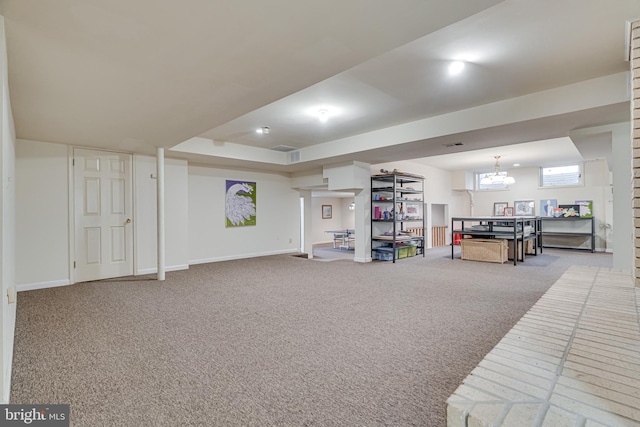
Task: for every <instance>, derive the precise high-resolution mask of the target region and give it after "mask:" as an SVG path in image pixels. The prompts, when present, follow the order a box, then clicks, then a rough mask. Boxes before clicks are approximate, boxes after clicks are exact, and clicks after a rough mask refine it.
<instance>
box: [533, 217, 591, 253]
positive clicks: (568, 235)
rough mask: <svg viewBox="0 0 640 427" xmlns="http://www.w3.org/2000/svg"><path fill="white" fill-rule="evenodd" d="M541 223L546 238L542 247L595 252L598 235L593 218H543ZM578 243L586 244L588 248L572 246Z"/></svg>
mask: <svg viewBox="0 0 640 427" xmlns="http://www.w3.org/2000/svg"><path fill="white" fill-rule="evenodd" d="M540 222H541V224H542V226H541V229H542V232H543V234H544V237H545V238H546V239H545V238H543V239H542V247H545V248H556V249H574V250H582V251H591V252H595V250H596V233H595V221H594V218H593V217H590V218H589V217H580V216H568V217H558V218H548V217H541V218H540ZM563 241H564V242H563ZM578 241H581V242H582V243H584V242H586V243H587V244H588V247H585V246H581V245H576V244H572V243H576V242H578ZM551 242H554V243H551ZM558 242H559V243H558Z"/></svg>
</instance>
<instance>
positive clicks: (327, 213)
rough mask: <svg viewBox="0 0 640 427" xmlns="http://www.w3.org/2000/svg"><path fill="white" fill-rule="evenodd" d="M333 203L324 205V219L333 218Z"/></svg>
mask: <svg viewBox="0 0 640 427" xmlns="http://www.w3.org/2000/svg"><path fill="white" fill-rule="evenodd" d="M331 207H332V205H322V219H331Z"/></svg>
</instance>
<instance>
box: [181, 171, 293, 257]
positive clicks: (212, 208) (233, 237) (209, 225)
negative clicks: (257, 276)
mask: <svg viewBox="0 0 640 427" xmlns="http://www.w3.org/2000/svg"><path fill="white" fill-rule="evenodd" d="M227 179H232V180H246V181H250V182H256V186H257V189H256V193H257V200H256V205H257V206H256V213H257V220H256V225H255V226H246V227H229V228H227V227H225V211H224V208H225V204H224V200H225V182H226V180H227ZM188 206H189V263H190V264H197V263H204V262H214V261H223V260H228V259H239V258H248V257H254V256H262V255H271V254H278V253H287V252H297V251H298V250H299V248H300V197H299V193H298V191H295V190H292V189H291V180H290V178H288V177H286V176H282V175H280V174H269V173H260V172H252V171H246V172H243V171H238V170H232V169H221V168H213V167H207V166H191V165H190V166H189V204H188Z"/></svg>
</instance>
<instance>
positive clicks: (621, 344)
mask: <svg viewBox="0 0 640 427" xmlns="http://www.w3.org/2000/svg"><path fill="white" fill-rule="evenodd" d="M639 299H640V289H639V288H635V287H634V282H633V278H632V277H631V275H630V274H629V273H625V272H621V271H617V270H611V269H606V268H595V267H577V266H574V267H571V268H570V269H568V270H567V271H566V272H565V273H564V274H563V276H562V277H561V278H560V279H558V281H557V282H556V283H554V284H553V285H552V286H551V288H549V290H548V291H547V292H546V293H545V294H544V295H543V296H542V298H540V300H539V301H538V302H537V303H536V304H535V305H534V306H533V307H532V308H531V310H529V312H527V314H525V315H524V316H523V317H522V319H520V321H519V322H518V323H517V324H516V325H515V326H514V327H513V328H512V329H511V331H509V332H508V333H507V335H505V336H504V338H503V339H502V340H501V341H500V342H499V343H498V344H497V345H496V346H495V347H494V349H493V350H491V352H489V354H487V356H486V357H485V358H484V360H483V361H482V362H480V364H479V365H478V366H477V367H476V368H475V369H474V370H473V371H472V372H471V374H469V376H468V377H467V378H466V379H465V380H464V381H463V383H462V385H460V387H458V389H457V390H456V391H455V392H454V393H453V394H452V395H451V396H450V397H449V399H448V400H447V426H448V427H484V426H487V427H488V426H496V427H498V426H504V427H510V426H513V427H526V426H532V427H540V426H544V427H564V426H567V427H573V426H588V427H596V426H639V427H640V316H639V309H638V307H639V305H638V301H639Z"/></svg>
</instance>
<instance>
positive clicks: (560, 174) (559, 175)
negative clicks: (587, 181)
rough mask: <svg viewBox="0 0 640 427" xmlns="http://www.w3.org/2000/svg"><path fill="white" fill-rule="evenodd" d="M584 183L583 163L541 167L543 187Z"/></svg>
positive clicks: (541, 183) (541, 184)
mask: <svg viewBox="0 0 640 427" xmlns="http://www.w3.org/2000/svg"><path fill="white" fill-rule="evenodd" d="M582 184H583V182H582V164H579V163H578V164H571V165H564V166H553V167H541V168H540V186H541V187H547V188H548V187H566V186H575V185H582Z"/></svg>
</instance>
